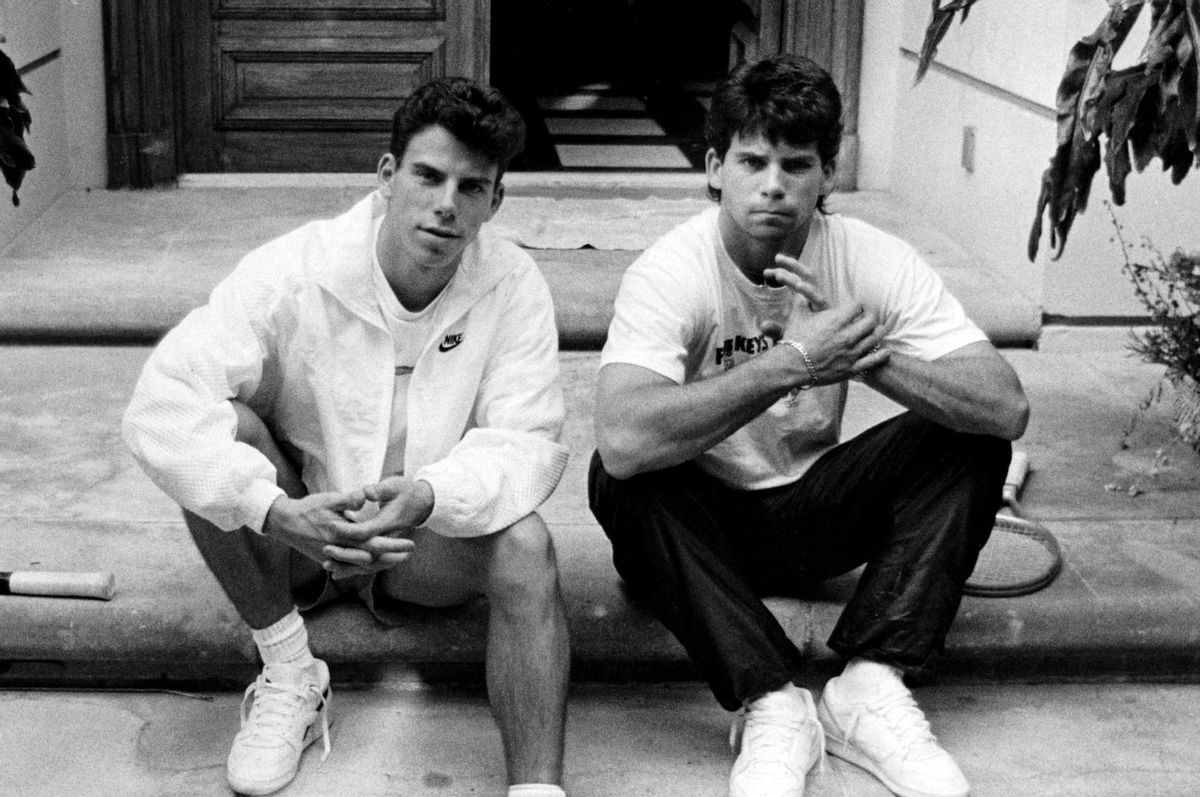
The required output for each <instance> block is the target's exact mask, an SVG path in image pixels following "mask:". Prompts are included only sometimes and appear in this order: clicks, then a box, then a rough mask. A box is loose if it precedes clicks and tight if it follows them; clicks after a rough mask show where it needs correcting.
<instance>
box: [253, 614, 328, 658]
mask: <svg viewBox="0 0 1200 797" xmlns="http://www.w3.org/2000/svg"><path fill="white" fill-rule="evenodd" d="M250 636H251V637H252V638H253V639H254V644H255V645H257V646H258V655H260V656H262V660H263V664H296V665H299V666H301V667H307V666H309V665H310V664H312V663H313V661H315V659H313V654H312V651H311V650H309V649H308V629H306V628H305V627H304V618H302V617H301V616H300V612H299V611H298V610H296V609H295V608H293V609H292V610H291V611H290V612H288V613H287V614H285V615H284V616H283V617H282V618H280V619H279V620H276V621H275V622H274V623H271V624H270V625H269V626H267V627H266V628H261V629H251V631H250Z"/></svg>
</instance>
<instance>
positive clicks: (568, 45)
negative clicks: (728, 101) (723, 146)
mask: <svg viewBox="0 0 1200 797" xmlns="http://www.w3.org/2000/svg"><path fill="white" fill-rule="evenodd" d="M740 6H741V3H740V2H738V0H493V3H492V50H491V52H492V56H491V75H492V83H493V84H494V85H495V86H496V87H497V88H499V89H500V90H501V91H503V92H504V93H505V94H506V95H507V96H508V97H509V98H510V99H511V100H512V101H513V102H514V103H515V104H516V105H517V107H518V108H520V109H521V112H522V114H523V115H524V116H525V120H526V122H527V124H528V126H529V136H528V142H527V146H526V154H525V156H524V157H523V158H521V159H520V160H519V162H517V163H514V164H513V169H514V170H537V171H554V170H563V169H566V170H572V171H690V170H695V169H700V168H703V163H704V151H705V146H704V136H703V122H704V113H705V109H706V107H707V102H708V99H709V97H710V96H711V93H712V88H713V86H714V84H715V83H716V82H717V81H719V80H720V79H721V78H722V77H723V76H724V75H725V72H726V71H727V69H728V63H729V49H730V44H729V42H730V31H731V29H732V27H733V25H734V22H735V21H736V19H737V15H738V9H739V7H740Z"/></svg>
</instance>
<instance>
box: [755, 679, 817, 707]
mask: <svg viewBox="0 0 1200 797" xmlns="http://www.w3.org/2000/svg"><path fill="white" fill-rule="evenodd" d="M802 691H804V690H803V689H801V688H800V687H799V686H796V685H795V684H793V683H787V684H784V685H783V686H781V687H779V688H778V689H773V690H771V691H770V692H765V693H763V694H761V695H759V696H758V697H756V698H754V699H753V700H747V701H746V702H745V703H744V705H747V706H749V705H751V704H753V703H757V702H758V701H759V700H762V699H763V698H764V697H770V696H772V695H799V693H800V692H802Z"/></svg>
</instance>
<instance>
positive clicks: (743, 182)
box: [705, 133, 834, 246]
mask: <svg viewBox="0 0 1200 797" xmlns="http://www.w3.org/2000/svg"><path fill="white" fill-rule="evenodd" d="M705 165H706V167H707V172H708V182H709V185H711V186H712V187H713V188H717V189H719V190H720V191H721V216H722V217H723V224H722V232H723V233H725V232H729V233H732V234H734V235H738V236H745V237H746V238H748V239H753V240H755V241H760V242H762V243H774V242H778V243H779V244H780V245H781V246H782V245H784V244H785V243H786V242H787V241H788V240H789V239H792V238H793V237H794V236H799V239H798V240H799V241H800V242H801V243H803V239H804V236H805V235H807V232H808V224H809V221H811V219H812V215H813V213H814V212H815V211H816V208H817V202H818V201H819V200H820V198H821V197H822V196H823V195H825V194H828V193H829V192H830V191H831V190H832V188H833V173H834V170H833V164H832V163H828V164H822V163H821V156H820V154H819V153H818V152H817V145H816V143H809V144H803V145H800V146H796V145H793V144H788V143H786V142H784V141H780V142H778V143H776V144H772V143H771V142H770V141H768V140H767V139H766V138H764V137H763V135H762V133H753V134H750V135H744V136H743V135H740V134H739V135H735V136H734V137H733V141H732V142H730V145H729V150H728V152H726V153H725V157H724V158H721V157H719V156H718V155H717V153H716V150H712V149H710V150H709V151H708V155H707V156H706V159H705ZM727 243H728V242H727Z"/></svg>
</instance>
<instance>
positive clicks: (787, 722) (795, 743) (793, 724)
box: [729, 686, 825, 797]
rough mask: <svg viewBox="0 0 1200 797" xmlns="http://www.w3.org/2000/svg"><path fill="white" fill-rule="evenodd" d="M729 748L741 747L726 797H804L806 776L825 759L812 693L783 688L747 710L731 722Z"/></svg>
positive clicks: (794, 688)
mask: <svg viewBox="0 0 1200 797" xmlns="http://www.w3.org/2000/svg"><path fill="white" fill-rule="evenodd" d="M729 746H730V747H732V748H733V749H734V750H737V749H739V746H740V748H741V753H740V754H739V755H738V757H737V761H735V762H734V763H733V771H732V772H731V773H730V774H729V797H804V779H805V777H806V776H807V775H808V771H809V770H810V769H812V767H813V764H815V763H817V762H818V761H821V762H823V761H824V758H825V735H824V733H823V732H822V731H821V723H820V722H818V721H817V713H816V706H814V705H813V699H812V694H811V693H810V692H809V691H808V690H807V689H800V688H798V687H795V686H788V687H785V688H784V689H780V690H779V691H776V692H769V693H768V694H766V695H763V696H762V697H760V698H759V699H758V700H755V701H754V702H752V703H750V704H748V705H746V706H745V707H743V708H742V709H741V711H739V712H738V715H737V717H735V718H734V720H733V728H731V729H730V732H729Z"/></svg>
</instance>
